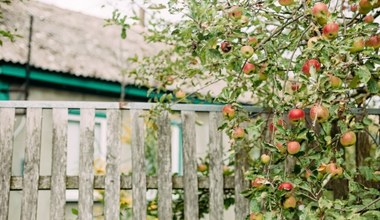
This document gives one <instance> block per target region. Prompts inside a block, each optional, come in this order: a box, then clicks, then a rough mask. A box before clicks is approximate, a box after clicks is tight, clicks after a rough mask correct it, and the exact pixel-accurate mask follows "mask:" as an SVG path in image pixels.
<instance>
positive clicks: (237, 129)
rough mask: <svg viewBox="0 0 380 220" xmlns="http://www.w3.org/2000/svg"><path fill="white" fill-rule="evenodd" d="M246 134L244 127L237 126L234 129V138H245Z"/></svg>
mask: <svg viewBox="0 0 380 220" xmlns="http://www.w3.org/2000/svg"><path fill="white" fill-rule="evenodd" d="M244 135H245V132H244V129H243V128H242V127H235V128H234V130H233V131H232V138H233V139H240V138H243V137H244Z"/></svg>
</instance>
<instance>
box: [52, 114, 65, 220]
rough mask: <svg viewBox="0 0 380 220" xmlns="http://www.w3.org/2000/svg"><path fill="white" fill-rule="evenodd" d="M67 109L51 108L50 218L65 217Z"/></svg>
mask: <svg viewBox="0 0 380 220" xmlns="http://www.w3.org/2000/svg"><path fill="white" fill-rule="evenodd" d="M67 120H68V109H64V108H63V109H53V155H52V156H53V158H52V168H51V169H52V170H51V174H52V177H51V185H52V188H51V197H50V198H51V203H50V219H57V220H59V219H65V204H66V164H67V126H68V121H67Z"/></svg>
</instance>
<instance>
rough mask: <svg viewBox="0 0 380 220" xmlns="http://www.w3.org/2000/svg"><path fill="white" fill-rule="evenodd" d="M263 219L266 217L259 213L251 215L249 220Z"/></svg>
mask: <svg viewBox="0 0 380 220" xmlns="http://www.w3.org/2000/svg"><path fill="white" fill-rule="evenodd" d="M263 219H264V216H263V214H261V213H260V212H258V213H254V212H252V213H251V214H250V215H249V220H263Z"/></svg>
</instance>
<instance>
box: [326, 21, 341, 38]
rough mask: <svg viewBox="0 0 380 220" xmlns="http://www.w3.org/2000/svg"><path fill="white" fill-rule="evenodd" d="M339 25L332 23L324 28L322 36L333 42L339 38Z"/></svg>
mask: <svg viewBox="0 0 380 220" xmlns="http://www.w3.org/2000/svg"><path fill="white" fill-rule="evenodd" d="M338 32H339V24H338V23H336V22H330V23H328V24H326V25H325V26H323V29H322V35H323V37H325V38H327V39H329V40H332V39H335V38H336V37H337V36H338Z"/></svg>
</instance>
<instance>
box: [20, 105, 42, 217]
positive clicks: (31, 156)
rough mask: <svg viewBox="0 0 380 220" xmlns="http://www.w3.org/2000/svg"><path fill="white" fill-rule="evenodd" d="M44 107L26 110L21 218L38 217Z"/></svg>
mask: <svg viewBox="0 0 380 220" xmlns="http://www.w3.org/2000/svg"><path fill="white" fill-rule="evenodd" d="M41 131H42V109H41V108H29V109H27V112H26V146H25V163H24V180H26V181H24V184H23V195H22V201H21V220H35V219H37V200H38V178H39V176H40V175H39V171H40V169H39V168H40V148H41Z"/></svg>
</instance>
